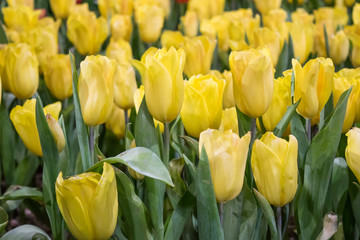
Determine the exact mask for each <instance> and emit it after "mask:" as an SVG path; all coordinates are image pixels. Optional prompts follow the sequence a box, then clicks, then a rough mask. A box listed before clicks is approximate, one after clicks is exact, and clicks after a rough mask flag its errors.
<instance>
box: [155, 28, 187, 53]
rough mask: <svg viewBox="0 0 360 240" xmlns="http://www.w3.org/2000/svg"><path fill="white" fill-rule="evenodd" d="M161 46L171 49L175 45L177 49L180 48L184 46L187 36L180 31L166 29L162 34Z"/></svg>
mask: <svg viewBox="0 0 360 240" xmlns="http://www.w3.org/2000/svg"><path fill="white" fill-rule="evenodd" d="M160 41H161V46H163V47H164V48H166V49H169V48H170V47H171V46H173V47H174V48H175V49H179V48H181V47H182V46H183V44H184V41H185V37H184V36H183V35H182V34H181V32H180V31H169V30H165V31H164V32H163V33H162V34H161V39H160Z"/></svg>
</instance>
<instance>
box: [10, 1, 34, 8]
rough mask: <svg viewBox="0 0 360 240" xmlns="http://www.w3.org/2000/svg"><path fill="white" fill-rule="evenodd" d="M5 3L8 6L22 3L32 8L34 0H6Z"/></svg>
mask: <svg viewBox="0 0 360 240" xmlns="http://www.w3.org/2000/svg"><path fill="white" fill-rule="evenodd" d="M7 3H8V4H9V6H10V7H16V6H19V5H24V6H28V7H30V8H32V9H34V0H7Z"/></svg>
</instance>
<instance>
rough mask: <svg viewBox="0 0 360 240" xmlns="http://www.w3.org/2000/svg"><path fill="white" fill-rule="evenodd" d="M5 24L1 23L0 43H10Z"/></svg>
mask: <svg viewBox="0 0 360 240" xmlns="http://www.w3.org/2000/svg"><path fill="white" fill-rule="evenodd" d="M3 26H4V25H3V24H2V23H0V44H8V43H9V40H8V38H7V36H6V32H5V29H4V27H3Z"/></svg>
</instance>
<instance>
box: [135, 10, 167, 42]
mask: <svg viewBox="0 0 360 240" xmlns="http://www.w3.org/2000/svg"><path fill="white" fill-rule="evenodd" d="M164 17H165V16H164V12H163V10H162V9H161V8H160V7H158V6H156V5H149V4H144V5H140V6H138V7H137V8H136V10H135V21H136V23H137V25H138V27H139V34H140V38H141V40H142V41H143V42H145V43H153V42H156V41H157V40H158V39H159V37H160V34H161V29H162V28H163V26H164Z"/></svg>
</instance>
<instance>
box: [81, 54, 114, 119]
mask: <svg viewBox="0 0 360 240" xmlns="http://www.w3.org/2000/svg"><path fill="white" fill-rule="evenodd" d="M115 71H116V62H115V60H113V59H111V60H110V59H108V58H107V57H105V56H99V55H98V56H88V57H86V58H85V60H84V61H82V62H81V63H80V77H79V85H78V89H79V99H80V106H81V113H82V116H83V118H84V122H85V123H86V124H87V125H89V126H96V125H99V124H102V123H104V122H106V121H107V120H108V117H109V115H110V113H111V109H112V105H113V94H114V75H115Z"/></svg>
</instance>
